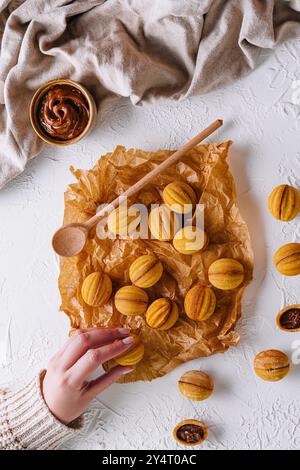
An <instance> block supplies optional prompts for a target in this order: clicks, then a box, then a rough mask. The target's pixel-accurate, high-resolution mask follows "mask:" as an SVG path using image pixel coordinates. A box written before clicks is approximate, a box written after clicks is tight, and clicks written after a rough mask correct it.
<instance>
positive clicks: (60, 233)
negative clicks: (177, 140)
mask: <svg viewBox="0 0 300 470" xmlns="http://www.w3.org/2000/svg"><path fill="white" fill-rule="evenodd" d="M222 124H223V121H222V120H221V119H217V120H216V121H214V122H213V123H212V124H210V126H208V127H207V128H206V129H204V130H203V131H202V132H200V133H199V134H197V135H196V136H195V137H193V139H191V140H190V141H189V142H187V143H186V144H184V145H183V146H182V147H180V148H179V149H178V150H177V152H175V153H173V154H172V155H171V156H170V157H168V158H167V159H166V160H165V161H163V162H162V163H161V164H160V165H158V166H157V167H156V168H154V170H152V171H150V172H149V173H147V174H146V175H145V176H144V177H143V178H141V179H140V180H139V181H137V182H136V183H135V184H134V185H133V186H131V187H130V188H128V189H127V191H125V192H124V193H123V194H121V195H120V196H118V197H117V198H116V199H114V200H113V201H112V202H111V203H109V211H110V212H111V211H112V210H113V209H115V208H116V207H117V206H118V205H119V204H120V202H121V200H124V198H125V197H127V198H128V197H130V196H133V195H134V194H136V193H137V192H138V191H140V190H141V189H142V188H143V187H144V186H145V185H146V184H148V183H149V181H150V180H152V179H153V178H154V177H155V176H157V175H158V174H159V173H161V172H162V171H164V170H165V169H166V168H168V167H169V166H170V165H172V164H173V163H175V162H177V161H178V160H179V159H180V158H181V157H183V155H185V154H186V153H187V152H188V151H189V150H191V149H192V148H193V147H195V146H196V145H197V144H199V143H200V142H201V141H202V140H203V139H205V138H206V137H208V136H209V135H210V134H212V133H213V132H214V131H215V130H217V129H218V128H219V127H221V126H222ZM107 212H108V209H107V207H104V208H102V209H101V210H100V211H99V212H97V213H96V214H95V215H94V216H93V217H91V218H90V219H89V220H87V221H85V222H80V223H73V224H68V225H64V226H63V227H61V228H60V229H59V230H57V232H55V234H54V236H53V239H52V246H53V249H54V251H56V253H57V254H59V255H60V256H66V257H69V256H76V255H78V254H79V253H80V252H81V251H82V250H83V248H84V246H85V244H86V241H87V239H88V236H89V232H90V230H91V228H92V227H94V225H95V224H96V223H97V222H99V221H100V220H101V218H103V217H104V215H106V216H107V215H108V214H107Z"/></svg>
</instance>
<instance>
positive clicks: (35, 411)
mask: <svg viewBox="0 0 300 470" xmlns="http://www.w3.org/2000/svg"><path fill="white" fill-rule="evenodd" d="M45 373H46V371H42V372H40V373H39V375H38V376H37V377H35V378H34V379H32V380H30V381H29V382H28V383H27V384H25V385H23V386H22V387H21V388H19V389H18V390H15V391H12V390H1V391H0V449H5V450H14V449H15V450H18V449H19V450H22V449H28V450H29V449H32V450H33V449H34V450H45V449H56V448H57V447H59V446H60V445H61V444H62V443H63V442H64V441H66V440H67V439H69V438H71V437H72V436H74V434H76V432H77V431H78V430H79V429H81V428H82V420H81V419H80V418H79V419H77V420H75V421H73V423H71V424H70V425H69V426H65V425H64V424H62V423H61V422H60V421H58V420H57V419H56V418H55V417H54V416H53V415H52V413H51V412H50V410H49V408H48V407H47V405H46V403H45V401H44V398H43V394H42V387H41V385H42V381H43V378H44V376H45Z"/></svg>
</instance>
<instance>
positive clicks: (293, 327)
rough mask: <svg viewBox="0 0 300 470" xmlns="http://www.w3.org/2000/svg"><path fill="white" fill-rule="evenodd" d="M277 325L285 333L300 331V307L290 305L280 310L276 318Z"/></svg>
mask: <svg viewBox="0 0 300 470" xmlns="http://www.w3.org/2000/svg"><path fill="white" fill-rule="evenodd" d="M276 323H277V326H279V328H280V329H281V330H283V331H287V332H296V331H300V305H299V304H297V305H289V306H288V307H285V308H283V309H282V310H280V312H279V313H278V315H277V317H276Z"/></svg>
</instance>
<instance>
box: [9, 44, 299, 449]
mask: <svg viewBox="0 0 300 470" xmlns="http://www.w3.org/2000/svg"><path fill="white" fill-rule="evenodd" d="M259 62H260V64H259V67H258V68H257V69H256V70H255V71H254V72H253V73H252V74H250V75H249V76H248V77H246V78H245V79H243V80H241V81H239V82H236V83H234V84H233V85H232V86H230V87H228V88H226V89H223V90H220V91H217V92H214V93H211V94H209V95H206V96H202V97H196V98H192V99H189V100H186V101H184V102H182V103H171V102H167V103H164V104H160V105H156V106H145V107H133V106H132V105H131V104H130V103H129V101H127V100H125V99H123V100H120V101H115V102H111V103H109V104H107V106H106V107H105V108H104V109H102V110H101V112H100V115H99V119H98V125H97V128H96V129H95V130H94V132H93V133H92V134H91V135H90V136H89V137H88V138H87V139H85V140H84V141H83V142H81V143H78V144H77V145H74V146H72V147H69V148H66V149H63V150H59V149H55V148H51V147H47V148H45V150H44V151H43V153H42V154H41V155H40V156H39V157H38V158H36V159H35V160H34V161H31V162H29V164H28V166H27V169H26V171H25V172H24V173H23V174H22V175H21V176H20V177H19V178H17V179H16V180H14V181H13V182H12V183H11V184H9V185H8V187H7V188H5V189H4V190H3V191H2V192H1V193H0V220H1V230H0V296H1V298H0V312H1V316H0V340H1V341H0V374H1V375H0V385H1V386H6V385H10V384H12V383H14V382H16V380H23V379H25V378H27V377H30V376H31V375H32V374H33V373H34V372H35V371H37V370H38V369H40V368H41V367H44V366H45V365H46V363H47V360H48V359H49V358H50V357H51V355H52V354H53V353H55V352H56V350H57V349H58V348H59V347H60V345H61V344H62V343H63V341H64V340H65V338H66V335H67V332H68V320H67V318H66V317H65V316H64V314H63V313H60V312H58V308H59V305H60V298H59V293H58V288H57V277H58V260H57V257H56V256H55V254H54V253H53V251H52V249H51V245H50V240H51V235H52V233H53V232H54V231H55V229H56V228H57V227H58V226H59V225H60V223H61V221H62V214H63V192H64V190H65V188H66V186H67V184H69V183H71V182H73V181H74V180H73V177H72V175H71V174H70V173H69V171H68V168H69V166H70V165H71V164H72V165H73V166H75V167H81V168H90V167H91V166H92V165H93V164H94V162H95V161H96V160H97V158H98V157H99V156H100V155H101V154H103V153H105V152H107V151H110V150H112V149H113V148H114V146H115V145H117V144H123V145H125V146H126V147H132V146H134V147H140V148H144V149H148V150H156V149H158V148H176V147H178V146H179V145H180V144H182V143H183V142H185V141H186V140H187V139H188V138H190V137H192V136H193V135H194V134H196V133H197V132H199V130H200V129H201V128H203V127H205V125H207V124H208V123H210V122H211V121H213V120H214V119H215V118H219V117H220V118H223V119H224V122H225V125H224V127H223V128H222V130H220V131H219V132H218V133H217V134H216V135H215V136H214V140H216V141H221V140H226V139H229V138H230V139H233V141H234V146H233V148H232V152H231V157H230V165H231V168H232V172H233V174H234V176H235V178H236V183H237V189H238V197H239V206H240V210H241V212H242V214H243V216H244V218H245V219H246V221H247V223H248V225H249V229H250V232H251V236H252V241H253V246H254V250H255V279H254V282H253V283H252V285H251V286H250V287H249V288H248V289H247V291H246V295H245V297H244V302H243V317H242V320H241V321H240V322H239V324H238V331H239V332H240V334H241V340H240V343H239V345H238V347H236V348H233V349H231V350H229V351H228V352H226V353H225V354H224V355H217V356H213V357H210V358H207V359H201V360H196V361H193V363H189V364H185V365H182V366H180V367H178V368H177V369H175V370H174V371H173V372H172V373H170V374H169V375H168V376H166V377H164V378H162V379H159V380H156V381H154V382H152V383H135V384H129V385H115V386H113V387H112V388H111V389H110V390H109V391H108V392H105V393H104V394H103V395H101V396H99V398H98V400H96V401H95V402H94V403H93V404H92V406H91V407H90V409H89V411H88V413H87V416H88V419H87V429H88V432H87V433H85V434H82V435H80V436H79V437H77V438H75V439H73V440H72V441H69V442H68V443H67V444H65V445H64V447H63V448H65V449H71V448H76V449H176V448H180V446H177V444H176V443H175V442H174V441H173V438H172V435H171V431H172V428H173V426H174V425H175V424H176V423H177V422H178V421H180V420H182V419H186V418H189V417H193V418H200V419H203V420H204V421H205V422H206V423H207V424H208V426H209V438H208V440H207V442H206V443H204V445H203V448H205V449H297V448H298V449H299V448H300V426H299V424H300V413H299V406H300V393H299V392H300V365H296V364H294V365H293V367H292V370H291V373H290V374H289V376H288V377H287V378H286V379H285V380H283V381H282V382H280V383H273V384H272V383H267V382H263V381H261V380H259V379H258V378H256V376H255V375H254V374H253V371H252V363H253V357H254V355H255V354H256V353H258V352H259V351H261V350H263V349H267V348H278V349H282V350H283V351H285V352H286V353H288V354H289V355H290V356H291V355H292V354H293V352H294V353H295V350H294V349H293V347H292V343H293V341H295V340H298V341H299V340H300V334H299V333H298V334H297V333H289V334H286V333H283V332H281V331H279V330H278V329H277V328H276V326H275V321H274V320H275V315H276V313H277V312H278V310H279V309H280V308H282V307H283V306H284V305H286V304H289V303H296V302H299V303H300V284H299V277H298V278H297V277H296V278H286V279H284V278H283V277H281V276H280V275H279V274H278V273H277V272H276V271H275V269H274V267H273V264H272V256H273V253H274V251H275V250H276V249H277V248H278V247H279V246H280V245H281V244H283V243H287V242H290V241H294V240H298V241H300V226H299V220H300V217H299V216H298V218H297V219H295V221H293V222H291V223H289V224H282V223H279V222H277V221H275V220H274V219H273V218H272V217H271V216H270V215H269V213H268V210H267V197H268V194H269V192H270V191H271V189H272V188H273V187H274V186H275V185H277V184H279V183H282V182H289V183H291V184H295V185H296V186H298V187H299V186H300V181H299V174H300V144H299V128H300V107H299V106H297V105H296V104H293V103H292V98H291V94H292V84H293V82H294V81H295V80H297V79H300V68H299V67H300V41H294V42H293V43H292V42H290V43H287V44H285V45H282V46H280V47H278V48H277V50H276V52H275V53H272V54H269V53H268V52H264V53H263V54H262V55H261V57H260V61H259ZM298 349H300V347H299V346H298ZM298 356H300V353H299V354H298ZM191 368H201V369H202V370H204V371H207V372H208V373H210V374H211V375H212V376H213V377H214V379H215V383H216V387H215V392H214V394H213V396H212V397H211V398H210V399H209V400H207V401H205V402H202V403H199V404H197V403H193V402H189V401H188V400H186V399H184V398H183V397H182V396H181V395H180V394H179V392H178V391H177V380H178V377H179V376H180V374H181V373H182V372H184V371H186V370H189V369H191Z"/></svg>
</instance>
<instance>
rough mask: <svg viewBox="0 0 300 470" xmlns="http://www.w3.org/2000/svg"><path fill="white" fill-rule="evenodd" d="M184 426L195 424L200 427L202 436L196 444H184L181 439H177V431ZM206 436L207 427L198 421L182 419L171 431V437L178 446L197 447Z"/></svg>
mask: <svg viewBox="0 0 300 470" xmlns="http://www.w3.org/2000/svg"><path fill="white" fill-rule="evenodd" d="M185 424H196V425H197V426H201V427H202V429H203V432H204V436H203V438H202V439H201V440H200V441H197V442H184V441H182V440H181V439H179V438H178V437H177V431H178V429H180V428H181V427H182V426H184V425H185ZM207 436H208V428H207V426H206V425H205V424H204V423H203V421H200V420H199V419H194V418H193V419H184V420H183V421H180V423H178V424H176V426H175V427H174V429H173V437H174V439H175V441H177V442H178V443H179V444H181V445H184V446H198V445H200V444H202V443H203V442H204V441H205V440H206V439H207Z"/></svg>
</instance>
